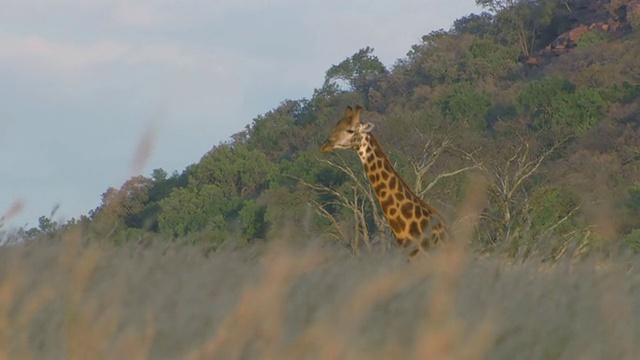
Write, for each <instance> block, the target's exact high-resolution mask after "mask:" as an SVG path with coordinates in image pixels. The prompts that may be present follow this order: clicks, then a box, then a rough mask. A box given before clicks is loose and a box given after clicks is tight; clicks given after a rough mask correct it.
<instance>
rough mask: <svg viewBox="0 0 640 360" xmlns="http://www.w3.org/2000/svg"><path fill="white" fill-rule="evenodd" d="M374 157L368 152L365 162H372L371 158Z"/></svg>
mask: <svg viewBox="0 0 640 360" xmlns="http://www.w3.org/2000/svg"><path fill="white" fill-rule="evenodd" d="M374 159H375V157H374V156H373V154H369V156H368V157H367V162H369V163H370V162H373V160H374Z"/></svg>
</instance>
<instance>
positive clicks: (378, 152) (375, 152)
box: [373, 148, 383, 158]
mask: <svg viewBox="0 0 640 360" xmlns="http://www.w3.org/2000/svg"><path fill="white" fill-rule="evenodd" d="M373 153H374V154H376V157H378V158H381V157H382V156H383V154H382V151H381V150H380V148H374V149H373Z"/></svg>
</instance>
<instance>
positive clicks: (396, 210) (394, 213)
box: [389, 207, 398, 216]
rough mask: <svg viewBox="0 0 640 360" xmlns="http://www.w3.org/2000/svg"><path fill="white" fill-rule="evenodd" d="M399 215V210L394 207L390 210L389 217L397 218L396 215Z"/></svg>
mask: <svg viewBox="0 0 640 360" xmlns="http://www.w3.org/2000/svg"><path fill="white" fill-rule="evenodd" d="M397 213H398V209H397V208H395V207H392V208H390V209H389V215H391V216H396V214H397Z"/></svg>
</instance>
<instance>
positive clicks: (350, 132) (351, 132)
mask: <svg viewBox="0 0 640 360" xmlns="http://www.w3.org/2000/svg"><path fill="white" fill-rule="evenodd" d="M347 132H348V133H349V134H353V133H355V132H356V131H355V130H351V129H349V130H347Z"/></svg>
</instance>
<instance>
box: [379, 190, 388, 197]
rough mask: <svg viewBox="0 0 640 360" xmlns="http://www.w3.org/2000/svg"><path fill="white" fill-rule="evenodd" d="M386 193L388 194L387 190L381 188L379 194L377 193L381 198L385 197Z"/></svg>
mask: <svg viewBox="0 0 640 360" xmlns="http://www.w3.org/2000/svg"><path fill="white" fill-rule="evenodd" d="M387 194H388V193H387V190H382V191H380V194H379V195H380V197H381V198H386V197H387Z"/></svg>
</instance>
